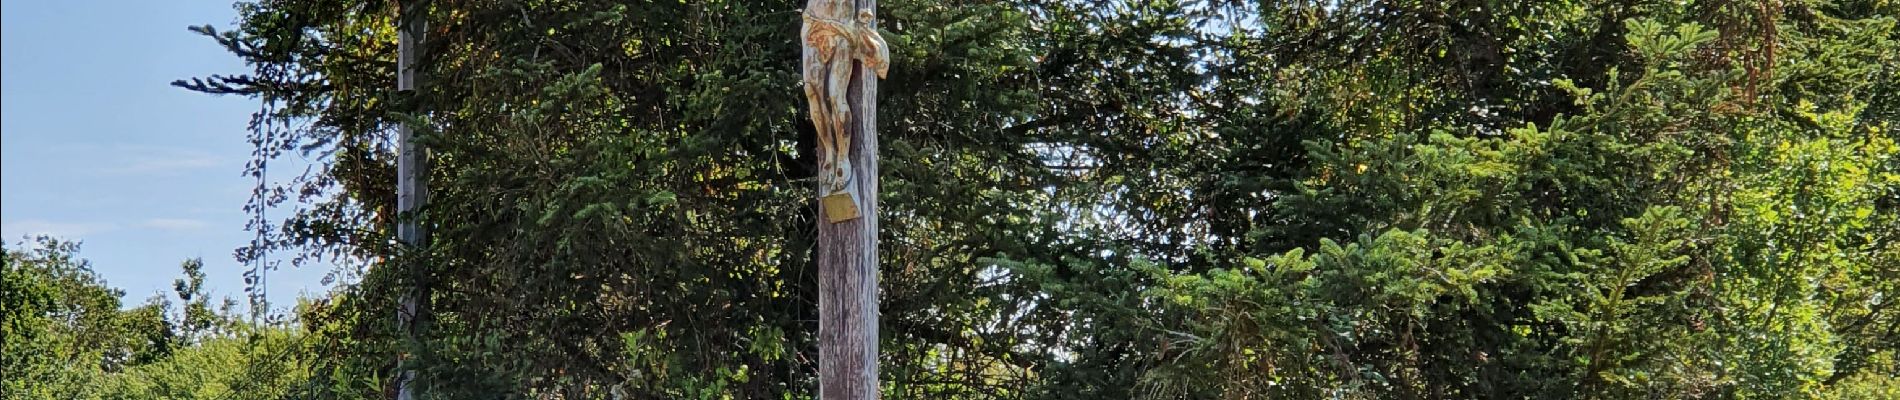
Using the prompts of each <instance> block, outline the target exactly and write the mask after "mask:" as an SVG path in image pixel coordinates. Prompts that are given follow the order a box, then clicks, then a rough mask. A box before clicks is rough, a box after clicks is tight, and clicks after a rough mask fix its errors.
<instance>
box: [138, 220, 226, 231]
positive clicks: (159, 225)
mask: <svg viewBox="0 0 1900 400" xmlns="http://www.w3.org/2000/svg"><path fill="white" fill-rule="evenodd" d="M139 226H140V227H143V228H151V229H158V230H166V231H191V230H199V229H204V228H206V227H210V226H211V223H208V222H204V221H202V220H196V219H186V218H152V219H147V220H145V222H143V223H140V224H139Z"/></svg>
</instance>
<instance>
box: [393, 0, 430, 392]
mask: <svg viewBox="0 0 1900 400" xmlns="http://www.w3.org/2000/svg"><path fill="white" fill-rule="evenodd" d="M422 7H423V2H422V1H420V0H408V1H403V2H401V3H399V5H398V6H397V8H398V10H397V12H396V19H397V21H398V22H397V23H396V24H397V39H396V90H397V91H399V92H405V93H410V94H413V93H415V91H416V88H417V87H418V86H420V85H419V82H417V81H418V79H417V76H416V61H417V58H418V56H417V55H418V53H419V52H421V51H422V49H420V48H418V47H417V42H419V41H421V40H422V32H423V15H424V11H423V8H422ZM412 98H413V97H412ZM415 136H416V135H415V127H412V126H409V123H408V122H403V123H401V124H400V125H398V126H397V127H396V148H397V151H398V152H399V153H397V155H396V215H397V220H396V240H398V241H401V242H402V244H403V246H404V247H406V248H407V249H408V250H416V249H421V248H422V247H423V246H424V245H425V243H427V240H428V231H426V230H424V229H423V228H424V227H423V226H422V225H421V224H419V223H417V221H416V219H417V218H418V216H417V215H416V211H417V210H420V209H422V205H423V204H426V203H428V201H429V189H428V181H427V180H426V178H427V177H428V172H427V171H428V162H429V153H428V150H427V149H423V148H422V146H421V145H419V144H417V143H416V142H415ZM400 259H401V260H412V259H413V258H412V257H408V256H405V257H402V258H400ZM409 267H410V268H406V270H410V271H416V270H418V269H419V268H418V267H420V266H417V265H411V266H409ZM417 275H418V276H419V275H420V273H418V274H417ZM401 301H402V305H401V307H402V308H401V309H399V310H397V311H396V322H397V324H399V325H400V326H402V328H403V331H404V333H405V334H408V335H409V336H410V338H411V339H414V338H415V335H416V331H417V327H418V326H419V325H420V324H422V323H423V321H426V320H427V319H428V315H429V292H428V288H426V287H423V286H422V285H421V284H420V282H418V283H416V286H414V287H412V288H410V290H409V291H408V292H406V293H403V294H402V296H401ZM400 362H401V365H403V367H404V368H403V371H402V375H400V376H398V377H397V378H396V399H397V400H412V399H416V398H418V397H419V396H418V395H417V391H416V384H415V377H416V372H415V365H414V364H413V363H414V362H415V359H414V357H413V356H410V357H405V359H402V360H400Z"/></svg>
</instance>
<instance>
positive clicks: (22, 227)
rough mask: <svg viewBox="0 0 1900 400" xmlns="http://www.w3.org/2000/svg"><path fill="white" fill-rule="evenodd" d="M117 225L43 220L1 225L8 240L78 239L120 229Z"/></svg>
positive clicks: (0, 227)
mask: <svg viewBox="0 0 1900 400" xmlns="http://www.w3.org/2000/svg"><path fill="white" fill-rule="evenodd" d="M118 228H119V227H118V226H117V225H113V224H108V223H96V222H56V221H47V220H41V219H28V220H21V221H6V222H5V223H0V235H4V236H5V237H6V238H7V239H8V240H11V239H15V238H19V237H21V236H39V235H47V236H55V237H61V238H67V239H76V238H79V237H81V236H86V235H90V234H94V233H100V232H106V231H111V230H114V229H118Z"/></svg>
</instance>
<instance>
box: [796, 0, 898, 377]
mask: <svg viewBox="0 0 1900 400" xmlns="http://www.w3.org/2000/svg"><path fill="white" fill-rule="evenodd" d="M876 9H877V1H876V0H808V1H807V2H806V3H805V10H804V13H803V16H802V18H803V19H804V24H803V29H801V30H800V32H799V39H800V42H801V44H802V45H803V47H804V59H803V62H802V65H803V67H804V84H805V99H806V101H807V103H808V105H809V106H810V107H811V119H812V124H813V125H815V126H816V127H817V131H818V171H819V172H818V196H817V197H818V203H819V207H818V214H819V218H818V391H819V398H820V399H824V400H869V399H876V398H878V383H877V319H878V318H877V265H878V256H877V189H878V180H877V170H878V166H877V149H878V144H877V135H876V127H877V78H880V77H883V76H884V75H885V73H886V72H887V71H888V70H889V62H890V48H889V45H888V44H886V43H885V42H884V38H883V37H882V36H880V35H879V34H878V32H877V28H876V22H877V14H876V12H875V10H876Z"/></svg>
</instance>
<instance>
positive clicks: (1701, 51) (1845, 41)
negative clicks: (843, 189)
mask: <svg viewBox="0 0 1900 400" xmlns="http://www.w3.org/2000/svg"><path fill="white" fill-rule="evenodd" d="M879 5H880V7H879V10H878V17H879V18H880V21H881V22H880V23H879V27H880V29H882V30H883V31H884V32H883V36H884V37H885V38H886V39H888V40H889V41H890V44H891V47H892V58H893V59H892V63H891V67H890V75H889V77H888V78H887V79H886V80H884V81H883V83H881V84H880V89H879V91H878V93H879V96H878V97H879V98H878V99H877V101H878V102H879V103H878V104H879V106H878V109H879V112H880V115H879V118H878V121H879V124H880V126H879V127H878V134H879V135H880V140H881V142H882V143H883V146H884V148H883V154H882V159H883V161H882V162H881V163H880V166H881V168H882V170H883V171H885V173H884V176H883V178H882V179H883V182H884V183H883V193H882V196H883V197H882V198H881V199H880V203H881V204H882V210H880V211H881V214H880V216H879V217H880V218H881V219H882V221H883V222H882V223H881V225H882V226H883V228H884V229H883V231H882V232H881V235H882V236H881V242H882V243H883V248H882V263H883V265H882V267H881V269H880V272H881V290H882V292H881V297H880V299H879V305H880V308H881V309H880V312H881V315H882V317H881V323H882V326H881V327H880V328H881V329H880V334H881V336H880V341H881V342H880V348H881V349H882V353H881V355H880V362H881V366H880V373H881V375H882V376H881V382H883V385H884V388H883V391H884V394H885V397H888V398H969V399H978V398H982V399H988V398H1005V399H1116V398H1196V399H1200V398H1229V399H1253V398H1366V399H1374V398H1378V399H1383V398H1891V397H1892V396H1895V395H1897V393H1896V391H1897V390H1900V389H1896V387H1900V380H1896V379H1897V378H1896V375H1897V374H1900V309H1895V308H1894V307H1892V305H1893V304H1895V302H1896V300H1897V299H1896V298H1895V297H1896V294H1900V243H1897V242H1900V143H1896V139H1897V138H1900V135H1897V134H1896V133H1900V126H1897V125H1896V121H1900V27H1896V21H1900V20H1897V18H1900V3H1896V2H1892V1H1885V0H1773V1H1686V2H1654V1H1638V0H1559V1H1538V2H1515V1H1487V0H1469V1H1464V0H1461V1H1417V0H1344V1H1304V0H1302V1H1262V2H1229V1H1192V0H1181V1H1139V2H1123V1H1115V2H1093V1H1064V0H1055V1H1014V2H962V1H951V2H944V1H908V0H887V1H882V2H880V4H879ZM801 6H802V4H800V2H792V1H747V2H730V1H717V0H714V1H704V2H613V1H586V0H531V1H481V0H437V1H430V2H426V6H425V7H424V8H423V9H424V10H426V11H425V16H423V17H422V18H426V20H427V26H428V32H427V35H426V38H425V40H424V42H423V43H424V44H423V53H422V54H423V57H422V58H423V64H422V76H423V79H424V82H426V84H425V85H424V86H423V89H422V90H419V91H416V92H414V93H398V92H396V91H395V90H394V88H395V81H394V80H395V76H396V74H395V67H396V62H395V57H396V51H395V43H396V34H395V26H396V22H397V21H396V17H397V12H396V11H397V4H395V2H393V1H384V0H259V1H256V2H247V3H241V4H239V5H238V6H237V9H238V14H239V16H238V21H237V25H236V27H235V28H233V29H231V30H228V31H225V30H217V29H213V28H211V27H209V26H205V27H198V28H193V29H194V30H195V31H197V32H199V33H202V34H204V35H206V36H208V37H209V38H211V39H214V40H216V41H217V42H218V43H220V44H222V45H224V46H225V47H226V48H228V49H230V50H231V52H232V53H233V55H235V56H236V57H239V58H241V59H242V60H244V61H245V62H246V63H247V65H249V66H250V67H251V68H252V70H251V71H244V72H242V73H238V74H235V75H211V76H207V77H203V78H194V79H190V80H184V81H180V82H177V83H176V84H177V85H178V86H181V87H183V88H186V89H190V90H195V91H200V92H205V93H210V94H224V95H241V96H248V97H251V98H255V99H258V100H259V101H260V103H261V109H260V111H259V112H258V113H257V114H256V116H255V118H254V119H253V121H252V124H251V126H250V128H251V132H252V133H251V135H252V136H251V139H252V141H253V143H254V144H256V146H257V152H256V153H255V154H254V159H253V161H252V163H251V164H250V166H249V171H250V172H251V173H252V174H255V176H263V174H264V171H265V170H266V169H267V168H268V167H269V166H270V165H271V164H272V163H274V162H277V161H279V160H281V159H282V158H283V157H290V156H301V157H306V158H308V159H311V160H315V162H316V165H315V167H313V168H312V169H311V170H310V171H309V172H308V173H306V174H304V175H303V176H302V177H301V178H300V179H297V180H295V181H292V182H286V183H282V184H272V183H268V182H265V181H263V180H261V179H260V181H259V182H260V184H259V186H258V188H257V191H256V193H255V196H254V199H253V202H252V205H251V207H254V208H261V207H275V206H291V207H293V208H295V209H297V210H298V211H297V213H296V214H295V215H292V216H290V217H288V218H284V219H281V220H265V219H262V218H259V219H258V220H255V221H253V225H252V228H253V229H255V230H257V231H259V232H260V233H262V234H263V235H262V236H261V239H260V241H258V242H257V243H255V244H254V246H252V247H250V248H248V249H246V250H245V251H241V252H240V256H242V257H255V256H256V255H257V254H261V252H265V251H286V252H293V253H295V254H299V255H300V256H299V258H298V260H300V261H310V260H331V261H334V262H338V263H339V264H340V265H344V266H345V267H344V268H345V269H346V270H345V271H341V273H343V274H344V275H348V276H359V277H360V279H351V280H348V281H347V282H346V284H345V285H344V288H343V289H342V290H339V291H338V292H336V293H335V294H334V295H332V296H330V297H328V298H324V299H319V300H315V301H314V302H313V303H312V304H310V305H309V306H308V307H305V308H303V309H302V311H301V312H300V315H298V317H299V318H300V321H301V325H300V326H299V328H298V331H297V332H294V333H286V334H291V335H298V336H300V337H307V338H309V339H307V340H306V342H307V343H308V345H307V346H306V347H303V348H302V349H301V350H300V351H302V352H306V353H307V356H304V358H302V359H303V360H308V362H307V363H303V364H296V365H294V368H296V370H297V371H300V372H297V373H296V374H290V375H286V376H295V377H296V378H297V379H299V381H297V382H295V383H294V384H292V385H290V386H288V388H289V389H286V390H288V392H285V393H288V394H287V396H289V397H294V398H369V397H382V396H384V395H385V394H386V393H388V391H389V390H391V386H390V383H389V381H390V380H389V379H387V378H388V377H391V376H394V375H395V374H396V373H397V366H398V363H397V360H398V359H400V358H409V359H413V360H416V361H417V362H415V363H413V365H416V366H418V368H419V371H418V372H419V373H420V376H421V379H420V380H419V382H420V383H421V384H422V385H423V387H424V390H423V392H424V393H428V394H429V395H431V396H438V397H440V398H494V397H502V398H527V397H533V398H809V397H811V396H812V394H813V393H814V392H815V386H816V381H815V377H816V368H817V360H816V354H817V346H816V343H815V340H816V337H817V332H816V319H817V317H816V312H817V309H816V306H815V304H816V289H817V280H816V274H815V267H814V264H813V257H814V254H815V253H814V249H813V235H814V229H813V227H814V226H815V224H816V223H817V222H816V221H815V211H816V208H815V206H814V203H813V201H812V196H813V193H812V190H811V188H812V187H813V185H812V184H811V180H812V179H813V163H814V151H813V146H814V143H815V138H814V137H813V128H812V126H811V123H810V122H809V121H808V120H806V119H805V116H806V115H807V114H806V113H805V112H803V110H801V107H803V97H802V92H801V91H800V88H799V86H798V85H799V83H798V82H799V79H798V76H799V75H798V74H799V72H798V69H797V63H798V58H799V54H798V51H799V48H798V44H797V40H796V38H797V26H798V23H799V19H798V18H797V13H798V12H799V7H801ZM404 121H408V122H415V123H417V124H418V126H423V127H426V129H425V130H424V132H423V133H422V138H423V139H422V142H423V143H425V144H426V145H427V146H429V148H430V149H431V151H432V152H433V154H432V155H431V157H432V158H431V159H432V163H433V164H432V168H431V170H430V172H431V175H430V176H429V177H428V180H429V182H430V185H431V186H430V190H431V202H430V204H429V205H428V206H427V207H426V208H425V209H424V210H423V211H422V212H421V213H420V214H419V215H417V216H415V217H417V218H420V219H421V221H423V223H426V224H428V225H429V226H430V229H431V230H432V235H433V238H432V242H431V243H430V245H429V246H427V247H426V248H421V249H413V250H411V249H405V248H402V247H400V246H396V245H394V241H393V233H394V221H395V220H396V219H397V218H398V217H400V216H398V215H395V212H394V209H395V192H394V189H393V187H394V185H393V183H394V182H395V178H394V176H395V173H394V171H395V167H394V164H393V160H394V159H395V153H394V148H393V144H392V135H393V132H394V129H393V127H394V126H395V124H397V123H399V122H404ZM10 254H11V253H10ZM8 259H9V263H10V264H11V263H13V262H14V261H13V258H12V257H11V256H10V257H9V258H8ZM407 261H419V262H414V263H411V262H407ZM7 271H8V273H9V274H14V273H15V272H14V269H12V268H11V267H9V269H8V270H7ZM49 279H51V278H49ZM6 281H7V285H9V290H8V295H7V296H8V298H7V301H8V304H9V305H10V307H9V309H8V310H14V309H21V308H13V306H12V305H14V304H28V306H26V307H27V308H23V309H26V310H38V309H41V308H33V307H43V304H45V299H44V298H43V297H35V296H39V295H35V294H33V293H39V292H36V291H34V290H26V291H19V292H16V291H14V290H13V289H12V286H15V285H26V286H32V287H47V286H49V285H58V283H55V281H56V279H54V280H47V279H40V278H34V279H22V280H16V279H15V278H14V277H13V276H12V275H9V277H8V279H7V280H6ZM417 283H426V284H427V286H428V287H430V288H431V292H430V295H429V301H430V302H431V303H432V305H433V306H432V307H433V311H434V314H433V319H432V320H431V321H429V323H428V324H427V325H426V329H424V330H423V331H422V332H421V333H420V334H419V335H418V336H416V337H414V338H410V337H406V336H404V335H403V333H402V332H401V331H400V330H399V329H398V327H397V326H396V319H395V317H394V314H393V310H394V309H395V303H396V296H397V294H398V293H401V292H402V288H405V287H408V286H410V285H414V284H417ZM184 286H185V285H181V288H183V287H184ZM181 290H183V289H181ZM15 293H20V294H17V295H16V294H15ZM107 309H116V305H115V306H113V307H107ZM8 315H9V316H8V319H7V321H8V325H7V328H6V329H8V330H9V331H8V332H9V333H8V336H9V337H14V335H15V333H13V332H29V333H25V335H27V336H24V337H33V336H32V335H37V334H38V333H31V332H42V331H43V328H44V327H43V326H41V325H35V324H40V323H39V322H31V321H33V320H30V319H28V320H16V319H15V318H14V317H13V316H12V314H8ZM14 321H26V322H19V323H16V322H14ZM77 340H84V339H83V337H82V338H81V339H77ZM30 343H35V344H34V345H35V346H39V345H48V346H59V345H63V344H61V343H65V342H56V341H31V342H30ZM9 352H10V353H9V354H13V353H11V352H12V350H11V349H10V350H9ZM34 354H50V353H34ZM130 354H131V355H127V356H125V357H133V358H136V357H137V354H139V353H137V351H134V352H132V353H130ZM107 358H111V357H107ZM8 362H9V364H8V365H9V367H8V370H9V371H14V370H15V369H14V367H13V366H12V365H13V364H11V363H13V362H14V360H13V359H11V358H10V359H9V360H8ZM134 368H137V367H134ZM13 382H15V381H11V380H9V381H8V384H9V385H12V384H14V383H13ZM9 390H13V387H12V386H9Z"/></svg>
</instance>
